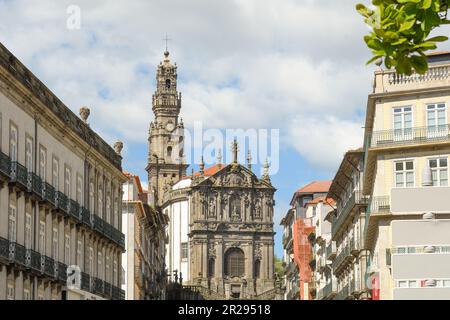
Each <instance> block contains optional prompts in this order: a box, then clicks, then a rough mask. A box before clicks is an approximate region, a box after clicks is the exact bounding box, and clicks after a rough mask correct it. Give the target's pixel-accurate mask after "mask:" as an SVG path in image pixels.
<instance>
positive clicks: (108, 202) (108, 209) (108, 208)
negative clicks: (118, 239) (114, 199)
mask: <svg viewBox="0 0 450 320" xmlns="http://www.w3.org/2000/svg"><path fill="white" fill-rule="evenodd" d="M106 222H108V223H111V197H110V196H109V194H108V195H107V196H106Z"/></svg>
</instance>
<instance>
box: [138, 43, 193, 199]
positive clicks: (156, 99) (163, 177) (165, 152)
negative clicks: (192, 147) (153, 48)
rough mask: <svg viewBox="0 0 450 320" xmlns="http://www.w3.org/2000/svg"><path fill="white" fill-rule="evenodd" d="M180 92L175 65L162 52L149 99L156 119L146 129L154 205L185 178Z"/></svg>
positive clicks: (148, 170) (149, 179)
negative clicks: (154, 89)
mask: <svg viewBox="0 0 450 320" xmlns="http://www.w3.org/2000/svg"><path fill="white" fill-rule="evenodd" d="M180 109H181V93H179V92H178V91H177V66H176V64H175V65H174V64H172V63H171V62H170V59H169V52H168V51H167V50H166V51H165V52H164V61H163V62H161V63H160V64H159V65H158V69H157V72H156V92H155V94H154V95H153V97H152V110H153V113H154V116H155V119H154V121H153V122H151V123H150V129H149V138H148V142H149V152H148V165H147V168H146V170H147V172H148V181H149V192H150V193H151V196H152V197H153V199H154V203H155V204H156V205H161V203H162V201H163V197H164V193H165V192H166V191H168V190H169V189H170V187H171V186H172V185H173V184H174V183H175V182H177V181H178V180H180V178H181V177H183V176H185V175H186V168H187V165H186V164H185V160H184V125H183V120H182V119H181V120H180V119H179V114H180Z"/></svg>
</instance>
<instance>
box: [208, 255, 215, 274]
mask: <svg viewBox="0 0 450 320" xmlns="http://www.w3.org/2000/svg"><path fill="white" fill-rule="evenodd" d="M215 264H216V260H214V258H211V259H209V260H208V278H213V277H214V272H215V270H214V269H215Z"/></svg>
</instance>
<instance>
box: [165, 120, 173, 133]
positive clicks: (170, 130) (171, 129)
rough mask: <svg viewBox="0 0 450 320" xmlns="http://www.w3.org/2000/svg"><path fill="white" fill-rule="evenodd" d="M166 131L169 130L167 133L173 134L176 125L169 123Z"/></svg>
mask: <svg viewBox="0 0 450 320" xmlns="http://www.w3.org/2000/svg"><path fill="white" fill-rule="evenodd" d="M166 129H167V131H169V132H172V131H173V129H175V125H174V124H173V123H172V122H169V123H168V124H167V125H166Z"/></svg>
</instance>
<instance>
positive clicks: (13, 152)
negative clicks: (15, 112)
mask: <svg viewBox="0 0 450 320" xmlns="http://www.w3.org/2000/svg"><path fill="white" fill-rule="evenodd" d="M17 141H18V133H17V128H16V127H15V126H14V125H11V127H10V129H9V157H10V158H11V162H16V161H17Z"/></svg>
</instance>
